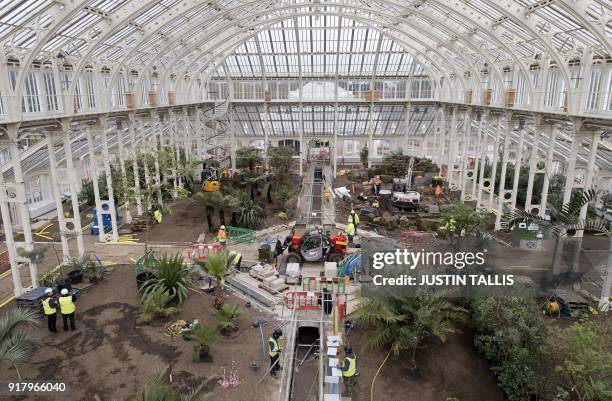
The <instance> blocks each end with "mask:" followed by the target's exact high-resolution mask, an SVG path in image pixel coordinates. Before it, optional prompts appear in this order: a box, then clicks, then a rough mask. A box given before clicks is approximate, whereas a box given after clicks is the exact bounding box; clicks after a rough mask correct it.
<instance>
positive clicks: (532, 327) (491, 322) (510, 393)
mask: <svg viewBox="0 0 612 401" xmlns="http://www.w3.org/2000/svg"><path fill="white" fill-rule="evenodd" d="M472 309H473V314H472V317H473V324H474V328H475V330H476V333H475V335H474V342H475V344H476V348H477V349H478V350H479V351H480V352H481V353H482V354H483V356H484V357H485V358H487V359H488V360H489V361H490V363H491V364H492V365H493V370H494V371H495V373H496V375H497V380H498V383H499V386H500V387H501V388H502V390H504V392H505V393H506V395H507V397H508V399H509V400H510V401H523V400H530V399H550V398H551V396H550V395H551V393H552V392H553V391H555V386H554V383H553V381H552V380H551V378H550V369H549V367H550V366H549V365H550V362H549V358H548V354H547V352H546V346H545V345H546V344H545V341H546V328H545V326H544V321H543V319H542V314H541V312H540V310H539V307H538V305H537V303H536V301H535V298H534V297H514V298H510V297H506V298H494V297H489V298H478V299H475V300H474V301H473V302H472Z"/></svg>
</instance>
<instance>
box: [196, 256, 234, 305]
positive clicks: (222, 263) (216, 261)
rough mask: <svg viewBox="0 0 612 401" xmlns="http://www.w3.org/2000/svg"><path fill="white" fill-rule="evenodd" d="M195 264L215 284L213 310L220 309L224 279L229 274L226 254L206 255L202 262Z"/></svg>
mask: <svg viewBox="0 0 612 401" xmlns="http://www.w3.org/2000/svg"><path fill="white" fill-rule="evenodd" d="M196 263H197V264H198V265H199V266H200V267H201V268H202V269H204V271H205V272H206V273H208V274H210V275H211V276H212V277H213V278H214V279H215V281H216V282H217V286H216V287H215V308H217V309H219V308H221V307H222V306H223V293H224V289H225V288H224V286H225V279H226V278H227V277H229V276H230V274H231V273H230V270H229V268H228V267H229V266H228V254H227V252H225V251H223V252H217V253H213V254H211V255H208V257H206V260H205V261H204V262H199V261H196Z"/></svg>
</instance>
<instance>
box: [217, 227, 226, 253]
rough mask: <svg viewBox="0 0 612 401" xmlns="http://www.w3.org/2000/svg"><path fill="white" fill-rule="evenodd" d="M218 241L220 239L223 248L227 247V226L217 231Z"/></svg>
mask: <svg viewBox="0 0 612 401" xmlns="http://www.w3.org/2000/svg"><path fill="white" fill-rule="evenodd" d="M217 241H219V243H220V244H221V246H222V247H223V249H225V248H226V247H227V233H226V232H225V226H221V228H219V232H218V233H217Z"/></svg>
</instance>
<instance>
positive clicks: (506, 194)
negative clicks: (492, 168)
mask: <svg viewBox="0 0 612 401" xmlns="http://www.w3.org/2000/svg"><path fill="white" fill-rule="evenodd" d="M505 123H506V127H505V128H506V132H505V135H504V152H503V154H502V161H501V174H500V177H499V191H498V192H497V213H496V214H495V230H499V229H501V228H502V227H501V221H502V217H503V215H504V206H506V203H507V201H509V200H510V198H511V197H512V193H511V191H508V190H506V173H507V172H508V162H509V156H510V137H511V136H512V112H511V111H507V112H506V120H505Z"/></svg>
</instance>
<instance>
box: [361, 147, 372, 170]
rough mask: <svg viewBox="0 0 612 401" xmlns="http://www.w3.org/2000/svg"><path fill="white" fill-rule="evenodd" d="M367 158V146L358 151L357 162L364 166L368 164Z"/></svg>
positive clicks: (368, 151)
mask: <svg viewBox="0 0 612 401" xmlns="http://www.w3.org/2000/svg"><path fill="white" fill-rule="evenodd" d="M369 157H370V150H369V149H368V147H367V146H364V147H363V148H361V150H360V151H359V161H361V164H363V165H364V166H366V165H367V164H368V159H369Z"/></svg>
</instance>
